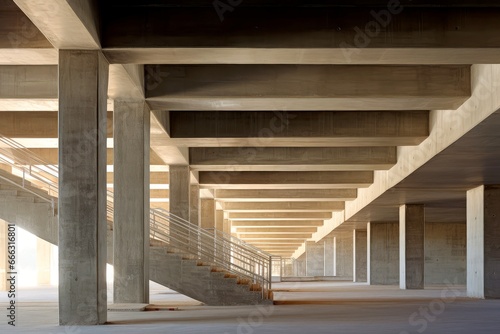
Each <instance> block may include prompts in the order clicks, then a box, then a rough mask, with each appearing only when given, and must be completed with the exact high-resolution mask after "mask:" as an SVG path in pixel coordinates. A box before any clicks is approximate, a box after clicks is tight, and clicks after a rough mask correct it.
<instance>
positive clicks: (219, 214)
mask: <svg viewBox="0 0 500 334" xmlns="http://www.w3.org/2000/svg"><path fill="white" fill-rule="evenodd" d="M215 229H216V230H217V231H221V232H224V211H222V210H215Z"/></svg>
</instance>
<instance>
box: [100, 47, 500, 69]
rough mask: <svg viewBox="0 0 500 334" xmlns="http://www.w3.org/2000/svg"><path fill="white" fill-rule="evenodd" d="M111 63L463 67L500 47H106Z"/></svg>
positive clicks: (491, 58) (488, 58)
mask: <svg viewBox="0 0 500 334" xmlns="http://www.w3.org/2000/svg"><path fill="white" fill-rule="evenodd" d="M103 52H104V54H105V55H106V58H107V59H108V60H109V61H110V62H111V63H113V64H129V63H140V64H170V65H172V64H173V65H191V64H192V65H197V64H221V63H223V64H230V65H231V64H232V65H240V64H259V65H274V64H290V65H294V64H301V65H452V64H455V65H462V64H494V63H496V62H498V54H499V53H500V48H498V47H497V48H463V47H454V48H447V49H436V48H391V47H388V48H356V47H353V48H346V49H330V48H307V49H301V48H266V49H253V48H239V47H238V48H196V47H195V48H182V47H172V48H105V49H104V50H103Z"/></svg>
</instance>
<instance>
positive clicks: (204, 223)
mask: <svg viewBox="0 0 500 334" xmlns="http://www.w3.org/2000/svg"><path fill="white" fill-rule="evenodd" d="M200 202H201V217H200V221H201V228H205V229H207V228H215V201H214V199H213V198H202V199H201V201H200Z"/></svg>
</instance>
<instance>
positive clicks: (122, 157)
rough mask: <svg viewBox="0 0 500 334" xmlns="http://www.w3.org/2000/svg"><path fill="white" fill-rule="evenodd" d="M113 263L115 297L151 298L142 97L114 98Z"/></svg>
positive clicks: (146, 143)
mask: <svg viewBox="0 0 500 334" xmlns="http://www.w3.org/2000/svg"><path fill="white" fill-rule="evenodd" d="M113 127H114V131H113V137H114V228H113V240H114V241H113V245H114V246H113V264H114V285H113V299H114V302H115V303H149V207H150V204H149V184H150V182H149V147H150V144H149V132H150V113H149V109H148V107H147V106H146V105H145V103H144V102H143V101H134V102H129V101H127V102H126V101H115V110H114V116H113Z"/></svg>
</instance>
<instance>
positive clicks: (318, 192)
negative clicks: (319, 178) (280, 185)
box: [215, 189, 357, 204]
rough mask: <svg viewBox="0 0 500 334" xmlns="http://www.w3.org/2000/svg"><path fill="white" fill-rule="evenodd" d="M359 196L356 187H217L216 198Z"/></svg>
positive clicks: (330, 198)
mask: <svg viewBox="0 0 500 334" xmlns="http://www.w3.org/2000/svg"><path fill="white" fill-rule="evenodd" d="M356 196H357V190H356V189H294V190H293V191H290V190H279V189H244V190H243V189H216V190H215V198H216V199H218V200H222V201H224V202H225V203H226V204H227V203H230V202H305V201H311V202H329V201H349V200H353V199H355V198H356Z"/></svg>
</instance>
